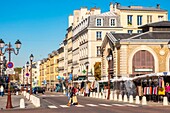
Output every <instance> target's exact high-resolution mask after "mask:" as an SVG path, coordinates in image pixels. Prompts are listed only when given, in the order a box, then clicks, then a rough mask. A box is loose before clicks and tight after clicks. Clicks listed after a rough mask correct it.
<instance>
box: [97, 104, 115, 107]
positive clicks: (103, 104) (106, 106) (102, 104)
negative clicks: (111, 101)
mask: <svg viewBox="0 0 170 113" xmlns="http://www.w3.org/2000/svg"><path fill="white" fill-rule="evenodd" d="M99 105H101V106H106V107H107V106H112V105H108V104H99Z"/></svg>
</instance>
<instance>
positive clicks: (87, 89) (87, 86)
mask: <svg viewBox="0 0 170 113" xmlns="http://www.w3.org/2000/svg"><path fill="white" fill-rule="evenodd" d="M85 91H86V96H88V97H89V96H90V88H89V85H88V82H87V84H86V90H85Z"/></svg>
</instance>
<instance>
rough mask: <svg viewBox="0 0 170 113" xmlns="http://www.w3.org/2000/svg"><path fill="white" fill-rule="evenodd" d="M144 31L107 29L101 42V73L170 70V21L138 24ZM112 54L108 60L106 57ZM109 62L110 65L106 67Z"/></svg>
mask: <svg viewBox="0 0 170 113" xmlns="http://www.w3.org/2000/svg"><path fill="white" fill-rule="evenodd" d="M139 28H140V29H142V32H143V33H140V34H128V33H108V34H107V35H106V37H105V39H104V41H103V43H102V68H101V69H102V76H103V79H107V75H108V72H110V73H111V75H112V77H120V76H127V77H129V76H131V75H139V74H140V75H141V74H148V73H158V72H168V71H170V47H169V46H168V44H169V43H170V21H160V22H155V23H150V24H146V25H143V26H140V27H139ZM108 55H111V56H112V59H111V61H110V62H109V63H110V64H109V63H108V61H107V60H106V57H107V56H108ZM108 65H109V67H110V69H109V71H108Z"/></svg>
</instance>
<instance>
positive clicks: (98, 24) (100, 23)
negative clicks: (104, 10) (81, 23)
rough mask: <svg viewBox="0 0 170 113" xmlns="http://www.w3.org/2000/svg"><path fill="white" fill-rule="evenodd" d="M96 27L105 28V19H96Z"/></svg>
mask: <svg viewBox="0 0 170 113" xmlns="http://www.w3.org/2000/svg"><path fill="white" fill-rule="evenodd" d="M96 26H103V19H101V18H97V19H96Z"/></svg>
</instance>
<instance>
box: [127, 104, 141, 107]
mask: <svg viewBox="0 0 170 113" xmlns="http://www.w3.org/2000/svg"><path fill="white" fill-rule="evenodd" d="M125 105H126V106H131V107H138V106H137V105H133V104H125Z"/></svg>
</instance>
